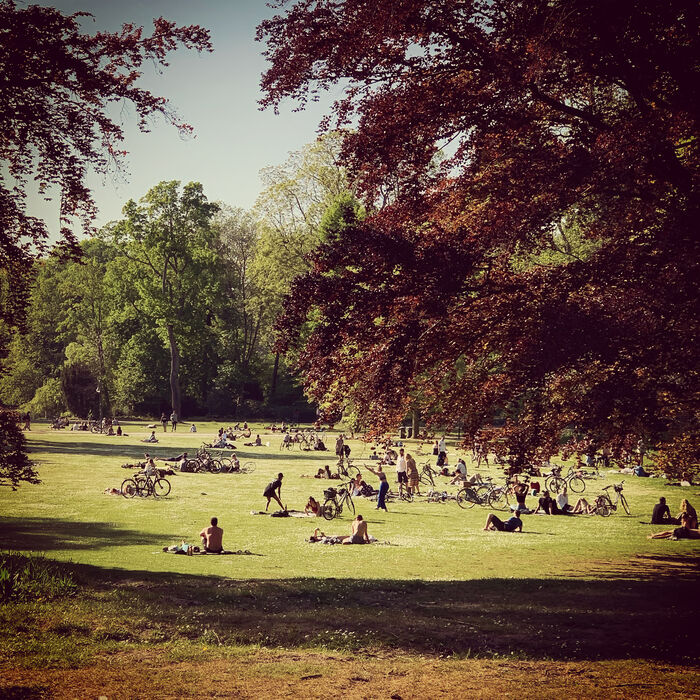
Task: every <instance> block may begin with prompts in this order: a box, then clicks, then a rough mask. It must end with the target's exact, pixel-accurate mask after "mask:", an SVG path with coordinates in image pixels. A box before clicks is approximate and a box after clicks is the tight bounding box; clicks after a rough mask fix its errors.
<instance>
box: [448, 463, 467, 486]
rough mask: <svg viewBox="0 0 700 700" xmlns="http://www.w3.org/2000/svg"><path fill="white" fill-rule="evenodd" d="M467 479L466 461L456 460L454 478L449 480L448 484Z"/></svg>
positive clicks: (459, 482)
mask: <svg viewBox="0 0 700 700" xmlns="http://www.w3.org/2000/svg"><path fill="white" fill-rule="evenodd" d="M466 480H467V463H466V462H465V461H464V460H463V459H461V458H460V459H459V460H457V465H456V466H455V471H454V479H452V481H450V484H462V483H464V482H466Z"/></svg>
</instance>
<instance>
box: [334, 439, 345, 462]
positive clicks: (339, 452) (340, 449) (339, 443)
mask: <svg viewBox="0 0 700 700" xmlns="http://www.w3.org/2000/svg"><path fill="white" fill-rule="evenodd" d="M335 454H336V456H337V457H338V459H342V458H343V457H344V456H345V440H343V434H342V433H341V434H340V435H338V438H337V440H336V441H335Z"/></svg>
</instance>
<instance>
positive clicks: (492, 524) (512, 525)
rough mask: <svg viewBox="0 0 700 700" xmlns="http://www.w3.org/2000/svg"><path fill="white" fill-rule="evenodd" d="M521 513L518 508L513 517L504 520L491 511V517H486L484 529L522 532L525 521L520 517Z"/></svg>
mask: <svg viewBox="0 0 700 700" xmlns="http://www.w3.org/2000/svg"><path fill="white" fill-rule="evenodd" d="M520 515H521V512H520V511H519V510H516V511H515V512H514V513H513V515H512V517H510V518H508V520H506V521H505V522H503V521H502V520H501V519H500V518H499V517H498V516H496V515H494V514H493V513H489V517H488V518H486V525H485V526H484V530H498V532H522V531H523V521H522V520H521V519H520Z"/></svg>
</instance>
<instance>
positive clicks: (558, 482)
mask: <svg viewBox="0 0 700 700" xmlns="http://www.w3.org/2000/svg"><path fill="white" fill-rule="evenodd" d="M561 470H562V468H561V467H552V472H551V474H550V475H549V476H548V477H547V479H546V481H545V482H544V483H545V486H546V488H547V490H548V491H549V492H550V493H561V492H562V491H563V490H564V487H565V486H566V488H567V490H568V491H573V492H574V493H583V492H584V491H585V490H586V482H585V481H584V480H583V475H582V473H581V470H580V469H574V468H573V467H569V471H568V472H567V473H566V475H565V476H562V474H561Z"/></svg>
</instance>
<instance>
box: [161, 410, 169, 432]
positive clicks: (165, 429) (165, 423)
mask: <svg viewBox="0 0 700 700" xmlns="http://www.w3.org/2000/svg"><path fill="white" fill-rule="evenodd" d="M160 422H161V424H162V425H163V432H164V433H167V432H168V416H166V415H165V411H163V413H161V414H160Z"/></svg>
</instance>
